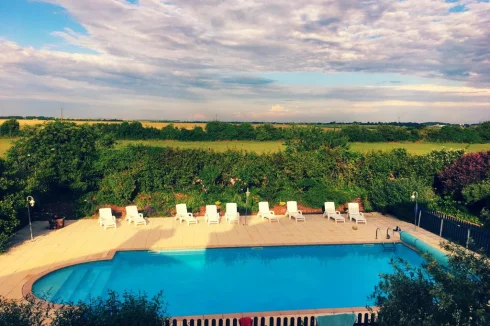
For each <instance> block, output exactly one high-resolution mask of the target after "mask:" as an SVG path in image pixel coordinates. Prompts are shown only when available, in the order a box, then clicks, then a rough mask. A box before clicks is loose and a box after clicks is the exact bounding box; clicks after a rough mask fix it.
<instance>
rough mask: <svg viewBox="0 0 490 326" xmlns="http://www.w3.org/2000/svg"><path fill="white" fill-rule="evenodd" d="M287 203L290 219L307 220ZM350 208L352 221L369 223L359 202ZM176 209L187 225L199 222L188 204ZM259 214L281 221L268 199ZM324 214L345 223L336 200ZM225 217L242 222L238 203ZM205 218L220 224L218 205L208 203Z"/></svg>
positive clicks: (294, 204) (295, 206) (327, 204)
mask: <svg viewBox="0 0 490 326" xmlns="http://www.w3.org/2000/svg"><path fill="white" fill-rule="evenodd" d="M286 205H287V206H286V207H287V210H286V216H287V217H289V219H291V218H294V219H295V220H296V222H298V221H305V222H306V219H305V217H304V215H303V212H302V211H301V210H299V209H298V203H297V202H295V201H288V202H287V203H286ZM348 208H349V209H348V217H349V219H350V220H351V221H352V220H354V221H355V222H356V224H359V223H365V224H366V223H367V220H366V218H365V217H364V214H363V213H362V212H360V211H359V204H358V203H349V206H348ZM176 210H177V214H176V215H175V219H176V220H179V221H180V223H182V221H185V222H187V225H190V224H197V223H198V221H197V218H196V217H195V216H194V215H193V214H192V213H189V212H187V206H186V204H178V205H177V206H176ZM257 216H258V217H260V218H262V220H264V219H268V220H269V222H272V221H276V222H277V221H279V220H278V218H277V216H276V214H275V213H274V211H272V210H270V208H269V203H268V202H266V201H264V202H260V203H259V213H258V214H257ZM323 216H324V217H326V218H328V219H330V218H332V219H333V220H334V221H335V223H337V222H343V223H345V217H343V216H342V214H340V212H339V211H336V210H335V203H334V202H325V212H324V213H323ZM224 217H225V219H226V220H227V221H228V224H230V223H232V222H237V223H239V222H240V213H238V210H237V204H236V203H227V204H226V211H225V216H224ZM204 220H205V221H206V222H207V223H208V225H209V224H219V221H220V215H219V213H218V209H217V207H216V205H206V213H205V215H204Z"/></svg>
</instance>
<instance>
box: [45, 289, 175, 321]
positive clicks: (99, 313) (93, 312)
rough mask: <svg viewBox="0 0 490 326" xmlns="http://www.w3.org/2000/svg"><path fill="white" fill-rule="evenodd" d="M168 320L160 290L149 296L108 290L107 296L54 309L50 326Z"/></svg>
mask: <svg viewBox="0 0 490 326" xmlns="http://www.w3.org/2000/svg"><path fill="white" fill-rule="evenodd" d="M168 320H169V316H168V315H167V304H166V303H165V301H164V300H163V292H160V293H158V294H157V295H156V296H154V297H153V298H151V299H150V298H148V296H147V295H146V294H144V293H143V294H142V293H139V294H134V293H131V292H124V293H123V294H122V296H121V295H118V294H117V293H115V292H113V291H109V296H108V298H107V299H102V298H100V297H99V298H95V299H91V300H90V301H89V303H83V302H78V303H77V306H69V305H67V306H63V307H62V308H61V309H58V310H56V311H54V317H53V321H52V324H51V325H52V326H85V325H93V326H98V325H100V326H105V325H135V326H136V325H141V326H146V325H150V326H151V325H154V326H159V325H165V323H166V322H167V321H168Z"/></svg>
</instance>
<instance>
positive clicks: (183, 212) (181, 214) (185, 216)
mask: <svg viewBox="0 0 490 326" xmlns="http://www.w3.org/2000/svg"><path fill="white" fill-rule="evenodd" d="M175 210H176V211H177V214H176V215H175V219H176V220H177V219H178V220H179V221H180V223H182V221H186V222H187V225H189V224H191V223H194V224H197V223H198V222H197V218H195V217H194V215H192V213H187V205H186V204H177V205H175Z"/></svg>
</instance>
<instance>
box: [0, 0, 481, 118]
mask: <svg viewBox="0 0 490 326" xmlns="http://www.w3.org/2000/svg"><path fill="white" fill-rule="evenodd" d="M61 108H63V111H64V116H65V117H66V118H118V119H151V120H183V121H187V120H189V121H192V120H213V119H216V118H218V119H219V120H222V121H277V122H300V123H301V122H328V121H339V122H352V121H372V122H376V121H383V122H387V121H416V122H426V121H441V122H453V123H475V122H481V121H486V120H490V2H489V0H308V1H306V0H294V1H291V0H83V1H81V0H0V115H45V116H59V115H60V109H61Z"/></svg>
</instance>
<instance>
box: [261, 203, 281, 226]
mask: <svg viewBox="0 0 490 326" xmlns="http://www.w3.org/2000/svg"><path fill="white" fill-rule="evenodd" d="M257 216H259V217H262V220H263V219H264V218H266V219H268V220H269V222H271V221H277V222H279V220H278V219H277V217H276V215H275V214H274V212H273V211H271V210H270V209H269V203H268V202H266V201H261V202H260V203H259V213H258V214H257Z"/></svg>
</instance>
